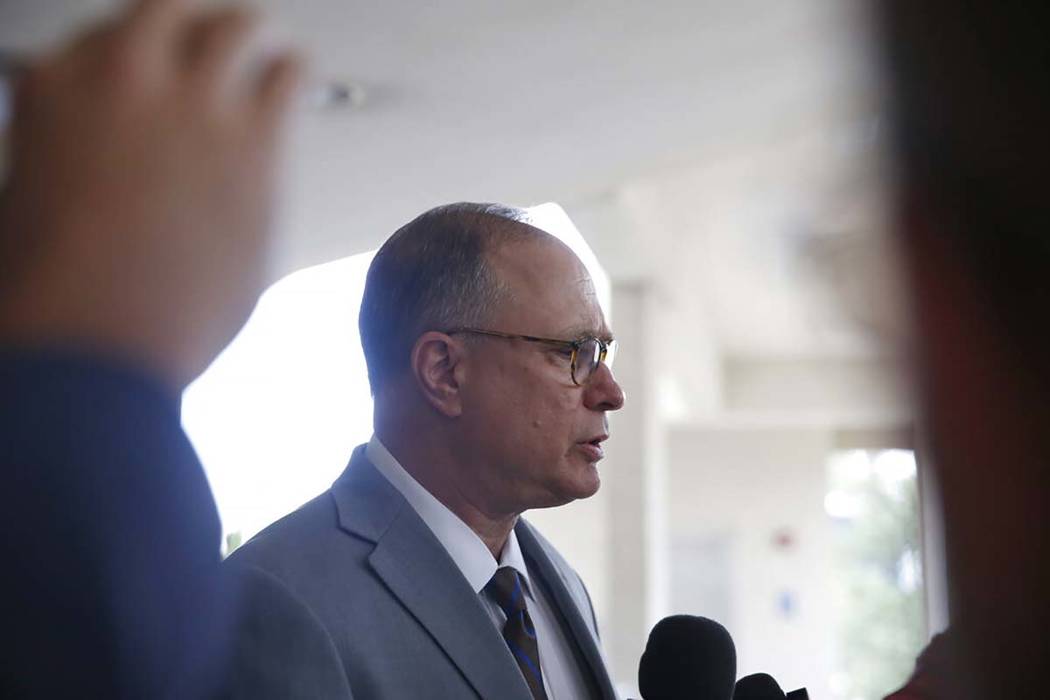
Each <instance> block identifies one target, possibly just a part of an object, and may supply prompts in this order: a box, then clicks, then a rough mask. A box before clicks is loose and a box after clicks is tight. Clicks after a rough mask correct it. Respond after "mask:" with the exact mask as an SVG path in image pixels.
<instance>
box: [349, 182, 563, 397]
mask: <svg viewBox="0 0 1050 700" xmlns="http://www.w3.org/2000/svg"><path fill="white" fill-rule="evenodd" d="M545 235H546V234H544V233H542V232H541V231H539V230H538V229H535V228H533V227H531V226H530V225H528V213H527V212H526V211H524V210H522V209H516V208H513V207H507V206H504V205H501V204H476V203H473V202H460V203H457V204H447V205H444V206H440V207H435V208H434V209H431V210H429V211H426V212H424V213H423V214H420V215H419V216H418V217H416V218H415V219H413V220H412V221H410V222H409V223H407V224H405V225H404V226H402V227H401V228H400V229H398V230H397V231H396V232H395V233H394V235H392V236H391V237H390V238H389V239H387V241H386V243H384V244H383V246H382V247H381V248H380V249H379V251H378V252H377V253H376V256H375V258H374V259H373V260H372V264H371V266H369V268H368V277H367V279H366V281H365V292H364V297H363V298H362V300H361V313H360V316H359V317H358V327H359V329H360V333H361V346H362V348H363V350H364V355H365V362H366V364H367V365H368V382H369V385H370V386H371V389H372V394H373V395H376V394H377V393H378V392H379V390H380V389H381V388H382V386H383V385H384V383H386V382H387V381H388V380H389V379H390V378H391V377H392V376H394V375H396V374H397V373H399V372H401V371H403V370H404V369H406V368H407V367H408V362H409V354H410V353H411V350H412V346H413V344H414V343H415V341H416V339H417V338H418V337H419V336H420V335H421V334H422V333H424V332H426V331H428V330H450V329H452V328H455V327H461V326H480V325H483V324H485V323H486V322H487V321H488V320H489V319H490V318H491V317H492V314H493V313H494V310H495V309H496V308H497V306H498V305H499V303H500V302H501V301H502V300H503V299H504V298H505V296H506V289H505V287H504V286H503V284H502V283H501V281H500V280H499V279H497V278H496V276H495V275H494V274H493V272H492V270H491V267H490V266H489V264H488V262H487V253H488V252H489V251H490V250H492V249H493V248H494V247H496V246H498V245H502V244H504V243H507V242H511V241H514V240H523V239H528V238H534V237H538V236H545Z"/></svg>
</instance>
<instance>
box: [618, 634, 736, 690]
mask: <svg viewBox="0 0 1050 700" xmlns="http://www.w3.org/2000/svg"><path fill="white" fill-rule="evenodd" d="M735 679H736V646H734V644H733V638H732V637H730V636H729V632H727V631H726V628H725V627H723V626H722V625H720V624H718V623H717V622H715V621H714V620H709V619H707V618H706V617H694V616H693V615H673V616H671V617H665V618H664V619H662V620H660V622H658V623H656V626H655V627H653V631H652V632H650V633H649V641H648V642H647V643H646V645H645V652H644V653H643V654H642V660H641V663H640V664H639V665H638V689H639V690H640V691H641V692H642V697H643V698H644V699H645V700H731V699H732V697H733V681H734V680H735Z"/></svg>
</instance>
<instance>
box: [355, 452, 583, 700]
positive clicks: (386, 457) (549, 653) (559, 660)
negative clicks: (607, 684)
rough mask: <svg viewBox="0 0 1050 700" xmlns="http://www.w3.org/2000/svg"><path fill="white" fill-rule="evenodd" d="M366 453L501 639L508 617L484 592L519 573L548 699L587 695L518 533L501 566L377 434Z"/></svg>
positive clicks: (570, 649) (510, 539)
mask: <svg viewBox="0 0 1050 700" xmlns="http://www.w3.org/2000/svg"><path fill="white" fill-rule="evenodd" d="M365 454H367V455H368V459H369V461H371V462H372V464H374V465H375V466H376V469H378V470H379V473H381V474H382V475H383V476H384V477H386V479H387V481H389V482H390V483H391V484H392V485H393V486H394V488H396V489H397V490H398V491H400V492H401V495H402V496H404V497H405V500H406V501H408V503H409V505H411V506H412V508H413V509H414V510H415V511H416V513H418V514H419V517H420V518H422V519H423V522H424V523H426V525H427V527H429V528H430V530H431V532H433V533H434V536H435V537H437V539H438V541H439V542H440V543H441V544H442V546H444V548H445V550H446V551H447V552H448V553H449V556H451V557H452V561H454V562H455V563H456V566H457V567H459V570H460V571H461V572H462V573H463V577H464V578H465V579H466V580H467V583H468V584H469V585H470V587H471V588H472V589H473V590H474V592H475V593H476V594H478V597H479V598H480V599H481V602H482V605H483V606H484V607H485V610H486V612H488V614H489V617H490V618H492V624H494V625H495V626H496V629H497V630H498V631H499V632H500V634H501V635H502V633H503V625H504V624H505V623H506V621H507V618H506V615H504V614H503V610H502V609H501V608H500V606H499V604H498V603H496V601H495V600H493V599H492V597H491V596H490V595H489V594H488V593H486V592H485V590H484V589H485V586H486V585H487V584H488V582H489V580H490V579H491V578H492V576H493V574H495V573H496V570H497V569H498V568H500V567H503V566H509V567H511V568H513V569H514V570H515V571H517V572H518V575H519V576H520V577H521V579H522V583H523V586H524V589H525V596H526V605H527V606H528V609H529V616H530V617H531V618H532V623H533V626H534V627H535V628H536V642H537V646H538V647H539V655H540V670H541V671H542V673H543V686H544V689H545V690H546V691H547V697H548V698H549V700H577V699H578V698H585V697H587V696H588V690H587V683H586V681H585V679H584V674H583V671H582V669H580V668H579V667H578V665H577V663H576V657H575V654H573V647H572V643H571V642H570V641H569V639H568V638H567V637H566V636H565V632H564V631H563V629H562V626H561V625H560V624H558V618H557V615H556V613H555V611H554V607H553V605H552V604H551V601H549V600H548V599H547V596H546V594H545V593H544V592H543V589H542V587H540V586H534V585H533V584H532V582H531V581H530V579H529V570H528V568H527V567H526V566H525V557H524V556H522V553H521V547H519V546H518V537H517V535H515V534H514V531H513V530H511V532H510V536H509V537H508V538H507V543H506V544H505V545H504V546H503V551H502V552H501V553H500V559H499V562H497V561H496V560H495V559H494V558H493V557H492V553H491V552H490V551H489V549H488V547H486V546H485V543H484V542H482V541H481V538H480V537H478V535H477V533H476V532H474V531H473V530H471V529H470V527H469V526H468V525H467V524H466V523H465V522H463V521H462V520H460V519H459V517H458V516H457V515H456V514H455V513H453V512H452V511H451V510H449V509H448V508H447V507H446V506H445V505H444V504H443V503H441V501H439V500H438V499H436V498H435V497H434V496H433V495H432V494H431V493H430V492H429V491H427V490H426V489H425V488H423V486H422V485H421V484H420V483H419V482H418V481H416V480H415V479H414V478H413V477H412V475H411V474H409V473H408V472H407V471H405V469H404V467H402V466H401V465H400V464H398V461H397V460H396V459H394V456H393V455H392V454H390V452H389V450H387V449H386V447H385V446H384V445H383V443H382V442H380V441H379V438H377V437H376V436H375V435H373V436H372V439H371V440H370V441H369V443H368V447H367V448H366V452H365Z"/></svg>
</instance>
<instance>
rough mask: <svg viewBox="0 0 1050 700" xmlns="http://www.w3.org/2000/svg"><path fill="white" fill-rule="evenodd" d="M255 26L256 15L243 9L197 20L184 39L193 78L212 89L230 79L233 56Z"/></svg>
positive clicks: (257, 19) (235, 9) (233, 9)
mask: <svg viewBox="0 0 1050 700" xmlns="http://www.w3.org/2000/svg"><path fill="white" fill-rule="evenodd" d="M258 23H259V16H258V14H256V13H255V12H253V11H251V10H248V9H245V8H232V9H226V10H222V11H220V12H217V13H215V14H211V15H208V16H206V17H204V18H202V19H200V20H198V21H197V22H196V23H195V25H194V26H193V27H192V28H191V30H190V32H189V35H188V36H187V37H186V65H187V68H188V70H189V71H190V73H191V75H192V76H193V79H194V80H196V81H198V82H199V83H200V84H201V85H203V86H204V87H206V88H212V89H214V88H217V87H220V86H221V85H222V84H223V83H224V82H227V81H229V80H231V79H232V78H233V76H232V75H231V74H230V73H231V71H232V70H233V67H235V66H236V63H237V61H236V57H237V55H238V54H239V53H240V52H242V51H243V50H244V49H245V47H246V46H247V45H248V38H249V37H250V36H251V34H252V31H253V30H254V29H255V27H256V26H257V25H258Z"/></svg>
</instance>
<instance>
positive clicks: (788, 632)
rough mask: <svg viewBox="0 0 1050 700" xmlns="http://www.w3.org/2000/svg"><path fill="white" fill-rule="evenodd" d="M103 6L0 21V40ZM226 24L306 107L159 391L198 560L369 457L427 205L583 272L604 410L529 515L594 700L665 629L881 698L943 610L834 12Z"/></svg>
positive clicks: (865, 94) (853, 693) (865, 83)
mask: <svg viewBox="0 0 1050 700" xmlns="http://www.w3.org/2000/svg"><path fill="white" fill-rule="evenodd" d="M113 4H114V3H112V2H109V1H108V0H107V1H102V0H43V1H40V2H31V3H30V2H16V1H3V2H0V42H2V46H3V47H5V48H6V49H9V50H15V51H32V50H34V49H36V48H38V47H41V46H46V45H48V44H49V43H51V42H53V41H55V40H56V39H57V38H59V37H62V36H64V35H65V34H66V33H67V32H68V31H70V30H71V29H72V28H73V27H75V26H77V25H78V24H79V23H81V22H83V21H85V20H86V19H88V18H91V17H95V16H97V15H98V14H100V13H105V12H106V11H108V10H109V9H110V8H111V7H112V6H113ZM255 4H257V5H260V6H262V7H264V8H265V9H266V10H267V13H268V16H269V17H270V27H269V31H268V36H269V37H270V41H271V42H281V41H288V40H291V41H293V42H295V43H297V44H299V45H301V46H302V47H304V50H305V53H306V54H307V56H308V57H309V59H310V60H311V63H312V74H313V76H314V78H313V82H314V85H315V88H325V89H327V88H329V87H331V86H333V85H334V86H336V88H337V90H336V91H335V92H334V93H332V92H329V97H330V98H333V99H329V100H328V101H327V102H325V101H323V100H322V101H321V102H318V101H317V100H316V99H314V100H308V99H304V100H303V104H302V106H301V108H300V109H299V110H298V114H297V115H296V120H295V126H294V130H293V134H292V139H291V143H290V144H289V146H290V147H289V164H288V167H287V170H286V172H285V173H284V175H285V180H286V184H287V193H286V197H285V199H284V200H283V201H282V203H281V211H280V216H279V226H278V229H279V251H278V255H277V258H276V260H275V267H274V273H273V279H274V280H275V284H274V285H273V287H271V289H270V290H269V291H268V292H267V293H266V294H265V296H264V297H263V299H262V301H261V302H260V304H259V307H258V308H257V310H256V313H255V314H254V316H253V317H252V320H251V321H250V322H249V324H248V325H247V326H246V327H245V329H244V330H243V332H242V333H241V334H240V336H239V337H238V338H237V340H236V341H235V342H234V343H233V344H232V345H231V346H230V347H229V348H228V349H227V350H226V352H225V353H224V354H223V355H222V356H220V358H219V359H218V360H217V361H216V362H215V363H214V365H213V366H212V367H211V369H210V370H209V371H208V372H207V373H206V374H205V375H203V376H202V377H201V378H200V379H199V380H198V381H197V382H196V383H195V384H194V385H192V386H191V387H190V388H189V389H188V391H187V392H186V394H185V396H184V403H183V417H184V423H185V426H186V428H187V430H188V432H189V433H190V435H191V438H192V439H193V441H194V443H195V445H196V447H197V448H198V450H199V451H200V454H201V457H202V459H203V462H204V464H205V467H206V469H207V472H208V476H209V479H210V481H211V484H212V487H213V489H214V492H215V496H216V499H217V501H218V504H219V509H220V512H221V515H222V519H223V527H224V532H225V537H226V543H225V546H226V548H227V550H230V549H232V548H234V547H236V546H237V545H238V544H239V543H240V542H241V541H243V540H244V539H247V538H248V537H250V536H251V535H252V534H254V533H255V532H257V531H258V530H259V529H261V528H262V527H264V526H265V525H266V524H268V523H269V522H271V521H272V520H274V519H276V518H278V517H280V516H281V515H283V514H285V513H287V512H289V511H290V510H292V509H294V508H295V507H297V506H298V505H300V504H301V503H303V502H305V501H306V500H308V499H309V498H311V497H312V496H314V495H316V494H317V493H319V492H321V491H322V490H324V489H325V488H327V487H328V485H329V484H330V483H331V482H332V481H333V480H334V479H335V478H336V477H337V476H338V475H339V473H340V472H341V471H342V469H343V468H344V466H345V464H346V461H347V459H348V457H349V454H350V451H351V449H352V448H353V447H354V446H355V445H356V444H358V443H360V442H363V441H365V440H367V439H368V437H369V435H370V433H371V401H370V397H369V393H368V388H367V380H366V375H365V368H364V361H363V357H362V355H361V350H360V347H359V342H358V337H357V310H358V305H359V302H360V296H361V292H362V288H363V284H364V275H365V271H366V270H367V266H368V263H369V260H370V257H371V252H372V251H374V250H375V248H377V247H378V245H379V244H380V243H381V242H382V241H383V240H384V239H385V238H386V237H387V236H388V235H389V234H390V233H392V232H393V231H394V230H395V229H396V228H397V227H398V226H400V225H401V224H403V223H405V222H407V221H408V220H409V219H411V218H413V217H414V216H415V215H416V214H418V213H420V212H422V211H423V210H425V209H427V208H429V207H431V206H434V205H437V204H441V203H446V202H451V201H459V200H471V201H498V202H504V203H507V204H513V205H521V206H535V205H540V206H536V208H535V209H534V210H533V212H534V215H535V217H536V221H537V223H538V224H539V225H540V226H541V227H542V228H546V229H547V230H550V231H551V232H552V233H555V234H556V235H559V236H561V237H562V238H563V239H565V240H567V241H569V242H570V244H571V245H573V246H574V247H575V248H576V249H577V251H579V252H580V254H581V255H582V256H584V257H585V258H587V259H588V261H589V262H590V263H591V265H592V268H593V269H594V270H595V275H596V276H597V278H598V279H599V280H600V286H601V287H602V288H603V290H604V292H603V293H604V296H605V299H604V301H605V303H606V307H607V312H608V315H609V316H610V318H611V324H612V328H613V329H614V331H615V333H616V335H617V337H618V338H619V340H620V343H621V352H620V354H619V356H618V359H617V365H616V367H615V371H616V375H617V378H618V379H619V380H620V382H621V383H622V384H623V386H624V388H625V390H626V392H627V395H628V401H627V406H626V408H625V409H624V410H623V411H621V412H620V413H617V414H615V415H613V416H612V417H611V423H612V439H611V440H610V443H609V447H608V450H607V454H608V457H607V458H606V460H605V461H604V462H602V466H601V470H602V478H603V487H602V490H601V491H600V493H599V494H598V495H597V496H596V497H594V498H592V499H589V500H587V501H584V502H579V503H576V504H572V505H569V506H566V507H563V508H559V509H555V510H549V511H541V512H533V513H530V514H529V515H528V516H527V517H528V518H529V519H530V520H531V521H532V522H533V523H535V524H537V525H538V526H539V527H540V529H541V530H542V531H543V532H544V533H545V534H546V535H547V536H548V537H549V538H550V539H551V540H553V541H554V542H555V544H556V545H557V546H558V547H559V548H560V549H561V551H562V552H563V553H564V554H565V555H566V557H567V558H568V559H569V561H570V562H572V563H573V564H574V565H575V566H576V568H577V569H578V571H579V572H580V574H581V576H582V577H583V579H584V580H585V582H586V583H587V584H588V586H589V588H590V592H591V595H592V598H593V600H594V603H595V606H596V608H597V612H598V616H599V623H600V627H601V630H602V633H603V639H604V643H605V650H606V654H607V656H608V658H609V661H610V663H611V665H612V668H613V672H614V675H615V677H616V679H617V681H618V682H619V684H620V686H621V688H622V690H623V691H624V692H625V693H634V692H636V688H635V687H634V686H635V683H636V671H637V665H638V658H639V656H640V653H641V650H642V648H643V646H644V643H645V638H646V636H647V634H648V631H649V629H650V628H651V626H652V625H653V624H654V623H655V622H656V621H657V620H659V619H660V618H661V617H663V616H665V615H668V614H672V613H680V612H681V613H691V614H696V615H704V616H707V617H711V618H714V619H716V620H719V621H720V622H722V623H723V624H725V625H726V626H727V627H728V629H729V630H730V632H731V633H732V635H733V637H734V639H735V641H736V644H737V651H738V655H739V675H745V674H748V673H753V672H757V671H766V672H769V673H771V674H773V675H774V676H776V677H777V679H778V680H779V681H780V682H781V684H782V685H783V686H784V687H785V688H795V687H799V686H803V685H805V686H808V688H809V690H810V694H811V696H812V697H814V698H828V699H835V700H867V699H869V698H879V697H882V695H884V694H886V693H888V692H890V691H891V690H893V689H894V688H895V687H897V686H898V685H900V684H901V682H902V681H903V680H904V678H905V677H906V676H907V674H908V673H909V672H910V670H911V667H912V664H913V660H914V658H915V655H916V654H917V653H918V651H919V649H921V647H922V646H923V645H924V644H925V641H926V639H927V638H928V636H929V635H931V634H933V633H934V632H936V631H939V630H940V629H942V628H943V627H944V626H945V625H946V613H945V610H946V604H945V599H944V572H943V562H942V556H941V552H940V550H939V548H938V545H937V542H938V541H939V527H940V524H939V522H940V521H939V516H938V513H937V512H936V509H935V507H934V506H933V500H934V499H933V498H932V494H933V493H934V491H935V489H936V484H934V483H932V480H931V476H930V474H929V470H928V469H927V468H924V452H923V449H922V448H923V446H922V444H921V440H918V439H917V438H916V435H917V434H918V435H921V430H919V431H916V426H915V421H914V417H913V415H912V410H911V402H910V398H909V396H908V395H907V394H906V392H905V391H904V386H905V385H906V380H905V379H904V377H903V375H902V373H903V371H904V367H903V365H904V363H903V358H902V356H901V350H900V347H899V346H900V344H901V339H900V338H899V333H898V330H897V329H898V328H899V323H900V319H899V313H898V311H897V309H896V308H895V304H894V299H895V293H896V291H897V287H896V283H895V281H894V272H893V258H892V251H891V250H889V248H888V245H887V244H886V242H885V240H884V235H885V233H886V227H887V221H888V218H889V217H888V214H887V211H886V208H885V198H884V194H885V193H884V190H885V169H886V164H885V162H884V152H883V149H884V143H883V141H884V138H885V134H884V127H883V120H882V117H881V111H882V99H881V93H880V89H879V74H878V71H877V70H876V67H877V64H876V62H875V60H874V57H873V55H872V36H871V32H872V27H871V23H870V19H869V17H868V14H867V9H868V6H867V5H866V3H864V2H858V1H857V0H783V1H777V2H774V1H772V0H733V1H732V2H730V1H728V0H723V1H721V2H716V1H712V0H652V1H651V2H648V3H620V2H610V1H608V0H602V1H599V0H557V1H556V2H555V1H552V0H529V2H524V1H522V0H515V1H513V2H511V1H509V0H508V1H506V2H500V3H491V2H483V1H482V0H446V1H445V2H441V3H428V2H421V1H407V0H388V1H387V2H384V3H355V2H346V1H345V0H342V1H339V0H295V1H294V2H293V0H258V1H257V2H256V3H255ZM315 97H316V96H315ZM507 400H508V401H510V402H513V401H514V397H513V396H508V397H507Z"/></svg>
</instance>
